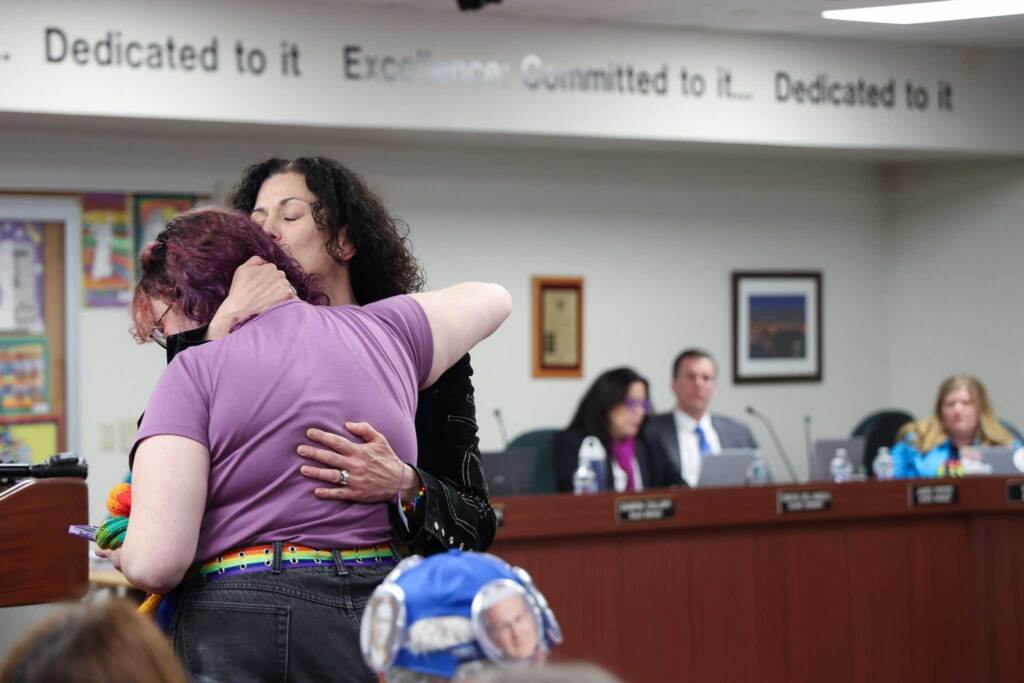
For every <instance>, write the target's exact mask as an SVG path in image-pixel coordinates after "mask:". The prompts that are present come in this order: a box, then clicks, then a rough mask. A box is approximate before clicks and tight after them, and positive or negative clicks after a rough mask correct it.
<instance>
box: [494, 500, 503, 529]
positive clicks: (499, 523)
mask: <svg viewBox="0 0 1024 683" xmlns="http://www.w3.org/2000/svg"><path fill="white" fill-rule="evenodd" d="M493 507H494V524H495V527H496V528H498V529H500V528H501V527H503V526H505V506H504V505H494V506H493Z"/></svg>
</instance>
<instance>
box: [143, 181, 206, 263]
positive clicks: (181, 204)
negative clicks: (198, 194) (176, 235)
mask: <svg viewBox="0 0 1024 683" xmlns="http://www.w3.org/2000/svg"><path fill="white" fill-rule="evenodd" d="M134 200H135V212H134V215H135V253H136V256H137V255H138V254H139V253H140V252H141V251H142V248H143V247H145V246H146V245H147V244H149V243H150V242H153V241H155V240H156V236H157V235H159V234H160V231H161V230H163V229H164V226H166V225H167V223H168V222H170V221H171V220H172V219H173V218H174V217H175V216H177V215H178V214H180V213H182V212H185V211H188V210H189V209H191V208H192V207H193V206H195V205H196V198H195V197H188V196H178V195H136V196H135V197H134Z"/></svg>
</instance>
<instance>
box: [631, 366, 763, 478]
mask: <svg viewBox="0 0 1024 683" xmlns="http://www.w3.org/2000/svg"><path fill="white" fill-rule="evenodd" d="M717 377H718V366H717V365H716V363H715V359H714V358H712V357H711V354H709V353H708V352H707V351H702V350H700V349H687V350H685V351H683V352H682V353H680V354H679V355H678V356H677V357H676V361H675V363H674V364H673V366H672V391H673V392H675V395H676V409H675V410H674V411H672V412H671V413H664V414H662V415H654V416H653V417H651V418H650V419H649V420H648V422H647V430H648V432H649V435H650V436H651V437H653V438H655V439H657V440H658V441H659V442H660V443H661V444H662V445H663V446H664V447H665V450H666V451H667V452H668V453H669V454H670V457H671V459H672V462H673V463H674V464H675V465H676V466H677V467H678V468H679V472H680V474H681V475H682V477H683V480H684V481H685V482H686V483H687V484H689V485H690V486H696V485H697V480H698V479H699V478H700V465H701V459H702V458H704V457H707V456H714V455H715V454H718V453H721V452H722V451H723V450H725V449H730V448H757V442H756V441H754V435H753V434H751V433H750V429H749V428H748V427H747V426H746V425H745V424H743V423H742V422H740V421H738V420H734V419H732V418H731V417H725V416H724V415H713V414H711V412H710V411H709V410H708V408H709V406H710V405H711V400H712V399H713V398H714V397H715V382H716V379H717Z"/></svg>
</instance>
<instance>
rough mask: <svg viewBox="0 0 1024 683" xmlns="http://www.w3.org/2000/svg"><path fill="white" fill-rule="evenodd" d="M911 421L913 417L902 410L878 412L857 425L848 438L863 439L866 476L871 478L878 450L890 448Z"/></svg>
mask: <svg viewBox="0 0 1024 683" xmlns="http://www.w3.org/2000/svg"><path fill="white" fill-rule="evenodd" d="M913 421H914V416H913V415H911V414H910V413H908V412H905V411H903V410H879V411H876V412H874V413H871V414H870V415H868V416H867V417H865V418H864V419H862V420H861V421H860V422H858V423H857V426H856V427H854V428H853V432H852V433H851V434H850V436H862V437H864V469H865V471H866V472H867V473H868V476H873V473H872V469H871V467H872V465H873V464H874V462H875V456H876V455H878V449H879V448H881V447H882V446H885V447H887V448H892V446H893V444H895V443H896V437H897V436H898V435H899V433H900V430H901V429H903V426H904V425H905V424H907V423H908V422H913Z"/></svg>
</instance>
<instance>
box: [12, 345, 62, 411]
mask: <svg viewBox="0 0 1024 683" xmlns="http://www.w3.org/2000/svg"><path fill="white" fill-rule="evenodd" d="M49 360H50V359H49V353H48V348H47V345H46V339H45V338H43V337H9V338H8V337H3V338H0V417H3V416H7V415H39V414H41V413H48V412H50V363H49Z"/></svg>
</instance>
